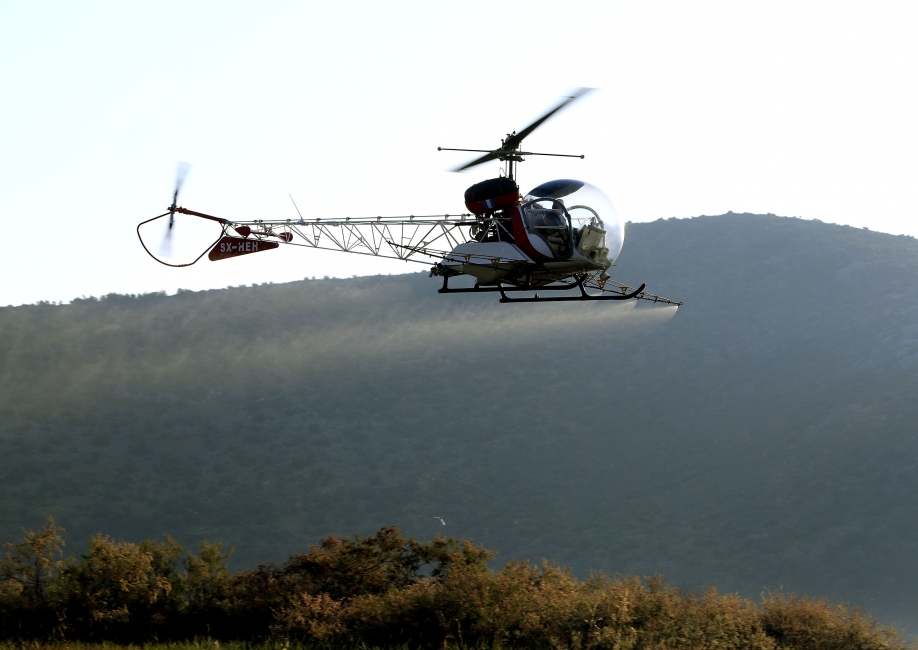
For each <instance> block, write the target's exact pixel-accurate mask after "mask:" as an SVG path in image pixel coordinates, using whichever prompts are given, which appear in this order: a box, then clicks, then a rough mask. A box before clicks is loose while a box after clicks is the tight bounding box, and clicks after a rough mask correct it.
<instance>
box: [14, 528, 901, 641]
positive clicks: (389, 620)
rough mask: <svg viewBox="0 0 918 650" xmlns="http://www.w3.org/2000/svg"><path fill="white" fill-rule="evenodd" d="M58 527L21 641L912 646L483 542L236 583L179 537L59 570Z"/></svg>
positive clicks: (36, 566) (19, 622)
mask: <svg viewBox="0 0 918 650" xmlns="http://www.w3.org/2000/svg"><path fill="white" fill-rule="evenodd" d="M59 532H61V531H60V529H58V528H56V527H55V526H54V522H53V520H50V519H49V520H48V523H47V524H46V525H45V526H44V527H43V528H42V529H40V530H39V531H38V532H37V533H31V532H29V533H26V536H25V539H24V540H23V541H22V542H21V543H19V544H7V545H6V548H7V549H8V552H7V555H6V558H5V559H4V560H3V561H2V562H0V607H2V609H0V621H2V624H3V628H2V634H3V636H4V637H5V638H7V639H20V640H21V639H29V638H31V639H41V638H44V639H49V638H51V637H56V638H58V639H84V640H87V639H91V640H97V641H120V642H126V641H127V642H147V641H149V640H151V639H172V640H174V641H181V640H186V641H187V640H192V639H196V638H207V637H209V638H212V639H217V638H218V639H221V640H223V641H224V642H232V641H242V642H245V643H246V644H248V643H251V642H262V643H269V644H271V645H273V646H279V647H283V648H289V645H290V643H291V642H293V643H298V644H304V645H306V646H310V647H323V648H350V647H354V646H360V647H368V646H369V647H409V648H427V647H447V646H451V647H475V648H484V647H495V648H496V647H526V648H534V649H545V650H560V649H565V648H569V649H572V650H573V649H578V650H587V649H592V648H597V649H598V648H610V649H612V648H616V649H625V648H635V649H637V648H718V649H726V648H744V649H752V650H778V649H780V648H801V649H803V648H807V649H810V648H811V649H813V650H829V649H832V650H846V649H849V648H850V649H851V650H854V649H857V650H873V649H877V650H879V649H880V648H884V649H887V650H889V649H896V648H905V647H907V646H906V645H905V644H904V642H903V641H902V640H901V638H900V637H899V636H898V635H897V633H896V632H894V631H893V630H890V629H889V628H884V627H882V626H880V625H878V624H877V623H876V622H874V621H872V620H871V619H869V618H868V617H866V616H865V615H863V614H861V613H859V612H857V611H855V610H851V609H849V608H846V607H843V606H841V605H836V604H832V603H830V602H828V601H826V600H824V599H810V598H798V597H795V596H792V595H788V594H783V593H777V594H766V595H765V596H763V598H762V600H761V602H760V603H755V602H753V601H751V600H748V599H744V598H740V597H739V596H737V595H735V594H720V593H718V592H717V590H716V589H708V590H707V591H705V592H703V593H701V594H691V593H685V592H682V591H680V590H678V589H675V588H673V587H671V586H668V585H666V584H665V583H664V582H663V579H662V578H660V577H655V578H649V579H646V580H641V579H639V578H637V577H617V578H614V579H613V578H608V577H606V576H604V575H602V574H596V575H593V576H591V577H590V578H589V579H588V580H585V581H581V580H578V579H577V578H575V577H574V576H573V575H572V574H571V572H570V571H568V570H564V569H562V568H560V567H558V566H556V565H553V564H551V563H548V562H543V563H542V564H541V565H538V566H535V565H532V564H530V563H528V562H510V563H508V564H507V565H506V566H504V567H503V568H501V569H500V570H497V571H492V570H491V569H489V568H488V562H489V561H490V560H492V559H493V558H494V556H495V553H494V552H493V551H489V550H487V549H485V548H483V547H480V546H476V545H475V544H473V543H472V542H471V541H470V540H455V539H443V538H440V537H437V538H436V539H434V540H433V541H431V542H428V543H426V544H423V543H420V542H417V541H415V540H413V539H407V538H405V537H403V536H402V534H401V532H400V531H399V530H398V529H397V528H394V527H389V528H383V529H382V530H380V531H379V532H378V533H377V534H376V535H374V536H373V537H368V538H360V537H354V538H353V539H351V538H336V537H328V538H326V539H325V540H323V541H322V542H321V543H320V544H318V545H316V546H313V547H312V548H310V549H309V551H308V552H306V553H303V554H293V555H291V556H290V559H289V560H288V561H287V562H285V563H284V564H283V565H282V566H280V567H277V566H274V565H259V566H258V567H256V568H254V569H251V570H248V571H241V572H239V573H237V574H234V575H231V574H230V573H229V572H228V571H227V569H226V559H227V558H228V557H229V556H230V554H231V553H232V550H228V551H226V550H224V548H223V546H222V545H220V544H212V543H209V542H201V543H200V544H199V545H198V550H197V553H190V554H188V555H187V556H185V555H184V552H183V550H182V548H181V547H180V546H179V545H178V544H177V543H176V542H175V540H173V539H172V538H171V537H168V536H167V537H165V538H163V540H162V541H158V542H157V541H150V540H144V541H142V542H140V543H139V544H132V543H129V542H118V541H114V540H111V539H110V538H108V537H106V536H103V535H97V536H95V537H93V538H92V539H91V540H90V543H89V552H88V553H87V554H85V555H83V556H82V557H81V558H79V559H77V558H67V559H60V555H61V553H62V549H63V546H64V542H63V539H62V538H61V537H60V535H59ZM183 557H184V559H183ZM23 622H25V623H23ZM194 645H195V647H197V646H198V643H197V641H195V643H194ZM213 645H214V647H217V646H218V644H217V643H216V642H214V643H213Z"/></svg>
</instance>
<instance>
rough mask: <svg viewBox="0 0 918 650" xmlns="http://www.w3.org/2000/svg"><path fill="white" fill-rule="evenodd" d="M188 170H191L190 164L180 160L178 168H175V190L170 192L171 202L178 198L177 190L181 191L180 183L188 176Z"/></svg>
mask: <svg viewBox="0 0 918 650" xmlns="http://www.w3.org/2000/svg"><path fill="white" fill-rule="evenodd" d="M189 171H191V165H189V164H188V163H186V162H182V161H181V160H180V161H179V164H178V169H176V170H175V192H174V193H173V194H172V202H173V203H175V202H176V201H177V200H178V195H179V192H181V191H182V185H183V184H184V183H185V177H186V176H188V172H189Z"/></svg>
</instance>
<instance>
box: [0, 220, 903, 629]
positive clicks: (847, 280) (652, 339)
mask: <svg viewBox="0 0 918 650" xmlns="http://www.w3.org/2000/svg"><path fill="white" fill-rule="evenodd" d="M612 271H613V273H612V275H613V277H614V278H615V279H616V280H619V281H622V282H625V283H627V284H629V285H632V286H637V285H639V284H640V283H641V282H646V283H647V287H648V290H649V291H652V292H654V293H657V294H660V295H664V296H666V297H668V298H672V299H675V300H680V301H683V302H684V306H683V307H680V308H679V309H678V310H676V309H675V308H662V307H653V306H647V305H640V304H638V305H634V304H632V305H607V304H584V305H575V306H573V307H571V306H570V305H566V304H565V305H563V306H562V305H536V306H533V305H500V304H498V303H497V301H496V299H494V298H493V297H491V296H467V295H451V296H442V295H438V294H437V293H436V288H437V283H436V281H435V280H432V279H428V278H427V277H426V274H411V275H405V276H375V277H368V278H354V279H347V280H334V279H329V280H312V281H302V282H294V283H288V284H274V285H260V286H253V287H236V288H228V289H225V290H211V291H205V292H180V293H179V294H177V295H175V296H165V295H155V294H154V295H147V296H140V297H124V296H107V297H104V298H103V299H100V300H96V299H85V300H75V301H74V302H73V303H71V304H70V305H60V306H53V305H34V306H19V307H4V308H0V332H3V333H4V336H3V340H2V341H0V476H2V477H3V478H2V485H3V488H4V493H5V495H6V496H5V498H4V499H2V500H0V521H2V522H3V523H2V524H0V533H2V534H3V535H4V539H8V540H12V539H15V538H16V537H18V532H19V528H20V527H22V526H25V527H35V526H37V525H38V524H39V523H40V522H41V521H42V520H43V519H44V517H45V516H46V515H47V514H49V513H50V514H54V515H55V517H56V519H57V520H58V522H59V523H60V524H62V525H63V526H65V527H66V528H68V530H69V531H70V532H71V534H70V535H68V538H70V539H85V538H86V537H88V535H89V534H92V533H93V532H97V531H99V530H102V531H104V532H107V533H112V534H114V535H115V536H117V537H121V538H128V539H137V538H139V537H143V536H147V537H152V536H157V535H159V534H160V533H162V532H169V533H172V534H174V535H176V536H178V537H179V539H180V540H181V541H183V542H185V543H190V542H191V541H192V540H194V539H198V538H202V537H207V538H209V539H223V540H226V541H228V542H230V543H233V544H236V545H237V546H238V548H239V549H240V554H239V555H238V556H237V557H236V558H235V561H236V562H238V563H239V566H243V565H250V564H253V563H254V562H257V561H259V560H264V561H274V562H277V561H281V560H282V559H283V558H282V557H278V553H286V552H289V551H290V550H291V549H295V548H297V547H300V548H304V549H305V547H306V546H308V545H309V544H312V543H314V542H316V541H318V539H320V538H321V537H324V536H325V535H326V534H352V533H360V534H370V533H372V532H373V531H375V530H377V529H378V528H379V527H381V526H383V525H387V524H398V525H400V526H401V527H402V528H403V529H404V530H405V531H406V532H408V533H409V534H412V535H415V536H417V537H419V538H425V537H429V536H432V535H433V534H435V533H436V532H439V531H438V530H437V529H436V527H435V526H434V524H436V526H440V524H439V522H436V521H435V520H434V519H433V515H442V516H444V517H445V519H446V521H447V522H449V525H450V530H449V531H448V532H451V533H453V534H456V535H458V536H462V537H474V538H475V539H476V540H477V541H479V542H480V543H484V544H485V545H487V546H488V547H491V548H497V549H500V550H501V553H502V554H501V559H503V560H506V559H509V558H511V557H512V558H531V559H536V560H537V559H538V558H540V557H547V558H549V559H552V560H556V561H558V562H560V563H561V564H563V565H566V566H572V567H573V568H574V569H575V571H576V572H577V573H578V574H581V575H583V574H585V573H586V572H588V571H589V570H590V569H602V570H604V571H606V572H607V573H610V574H611V573H616V572H618V573H623V574H631V573H637V574H641V575H652V574H654V573H663V574H665V575H666V576H667V579H668V581H670V582H673V583H675V584H679V585H683V586H686V587H688V588H698V587H700V586H701V585H703V584H711V583H717V584H718V585H719V586H720V587H721V588H722V589H723V590H736V591H739V592H741V593H743V594H744V595H752V596H754V595H756V594H757V593H758V592H759V591H760V590H761V589H763V588H766V587H778V586H782V585H783V586H784V587H785V588H787V589H789V590H792V591H798V592H801V593H802V592H809V593H819V594H824V595H827V596H829V597H832V598H835V599H841V600H846V601H849V602H853V603H855V604H859V605H863V606H865V607H866V608H867V609H868V610H870V611H872V612H873V613H874V614H875V615H877V616H878V617H879V618H880V619H881V620H896V621H901V622H902V623H903V624H912V620H913V619H912V618H911V616H912V615H911V609H912V605H913V604H914V602H915V600H916V596H918V594H916V592H915V589H914V587H913V586H912V585H913V584H915V583H916V578H918V575H916V572H915V570H914V569H912V568H911V566H910V563H909V558H910V556H911V555H912V554H913V552H914V550H915V542H914V541H913V540H914V539H916V537H915V534H916V533H918V526H916V523H915V522H914V521H913V519H914V518H913V517H912V516H911V511H912V505H911V502H910V497H911V495H913V494H914V493H915V488H916V487H918V473H916V467H918V464H916V462H915V460H916V458H918V447H916V443H915V442H914V440H913V438H914V436H912V435H910V434H912V432H913V431H914V426H913V424H912V423H913V422H914V421H915V416H916V415H918V413H916V410H918V409H916V406H915V404H914V399H913V397H912V396H913V395H914V394H915V388H916V384H918V382H916V377H915V367H916V366H915V364H916V361H918V320H916V315H918V283H916V280H918V241H915V240H914V239H912V238H909V237H902V236H899V237H897V236H893V235H885V234H881V233H874V232H870V231H866V230H861V229H856V228H851V227H847V226H834V225H829V224H823V223H821V222H814V221H806V220H802V219H794V218H785V217H775V216H769V215H751V214H727V215H720V216H709V217H698V218H695V219H669V220H660V221H657V222H651V223H630V224H628V226H627V235H626V240H625V247H624V250H623V252H622V255H621V256H620V258H619V261H618V263H617V266H616V267H615V268H613V269H612ZM343 323H345V324H346V326H342V324H343Z"/></svg>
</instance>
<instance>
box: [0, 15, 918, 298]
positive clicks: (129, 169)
mask: <svg viewBox="0 0 918 650" xmlns="http://www.w3.org/2000/svg"><path fill="white" fill-rule="evenodd" d="M915 34H918V3H915V2H872V3H846V2H800V1H795V2H768V3H765V2H757V3H752V2H736V1H730V2H704V1H702V2H640V3H639V2H627V3H624V2H575V1H570V0H567V1H564V2H549V1H546V2H533V1H529V2H511V1H498V0H492V1H490V2H469V1H465V2H461V3H436V2H392V3H378V2H357V3H347V2H336V3H331V2H328V3H317V2H302V1H299V2H281V1H278V2H271V1H262V2H258V3H238V2H227V1H225V0H224V1H222V2H194V1H191V0H185V1H183V2H168V1H167V2H158V3H125V2H80V3H74V2H41V1H37V2H6V3H2V5H0V62H2V64H0V87H2V94H0V152H2V153H0V196H2V207H0V220H2V225H3V231H4V232H5V233H6V242H5V246H4V247H3V249H4V252H3V254H2V255H0V273H2V277H3V280H4V281H3V282H2V283H0V305H10V304H13V305H15V304H22V303H31V302H36V301H39V300H50V301H65V302H66V301H68V300H71V299H72V298H74V297H80V296H84V295H85V296H89V295H96V296H98V295H103V294H106V293H112V292H117V293H146V292H151V291H161V290H165V291H168V292H173V291H175V290H176V289H178V288H185V289H195V290H198V289H206V288H217V287H225V286H228V285H240V284H252V283H262V282H287V281H291V280H297V279H302V278H304V277H312V276H316V277H322V276H326V275H330V276H341V277H349V276H351V275H369V274H375V273H400V272H406V271H418V270H423V269H424V267H423V266H420V265H416V264H406V263H403V262H390V261H385V260H379V259H373V258H365V257H360V256H352V255H347V254H344V253H333V252H327V253H326V252H317V251H311V250H300V249H287V250H283V249H282V250H279V251H272V252H269V253H264V254H258V255H250V256H247V257H243V258H237V259H232V260H227V261H221V262H209V261H207V260H206V258H205V259H204V260H203V261H201V262H199V263H198V264H197V265H196V266H194V267H191V268H188V269H170V268H166V267H163V266H160V265H158V264H156V263H155V262H154V261H153V260H151V259H150V258H149V257H147V255H146V254H145V253H144V252H143V250H142V249H141V247H140V245H139V244H138V242H137V238H136V235H135V231H134V228H135V226H136V225H137V223H138V222H140V221H142V220H144V219H147V218H149V217H152V216H155V215H156V214H159V213H161V212H163V211H164V209H165V208H166V206H168V204H169V202H170V199H171V191H172V184H173V177H174V174H175V169H176V163H177V162H178V161H179V160H183V161H187V162H189V163H191V164H192V165H193V168H192V170H191V172H190V174H189V175H188V178H187V181H186V184H185V188H184V190H183V193H182V198H181V201H180V202H181V203H182V204H183V205H184V206H185V207H188V208H190V209H193V210H198V211H202V212H207V213H209V214H216V215H218V216H223V217H226V218H229V219H251V218H264V219H273V218H281V219H285V218H288V217H291V216H293V215H294V214H295V213H294V212H293V207H292V206H291V205H290V201H289V199H288V197H287V194H288V192H289V193H292V194H293V196H294V198H296V200H297V203H298V204H299V206H300V209H301V210H302V211H303V212H304V215H306V216H322V217H331V216H335V217H337V216H354V217H360V216H376V215H398V214H433V213H445V212H462V211H464V206H463V203H462V194H463V191H464V190H465V188H466V187H468V186H469V185H471V184H473V183H476V182H478V181H480V180H483V179H485V178H489V177H492V176H496V175H497V172H498V163H491V164H490V165H484V166H481V167H478V168H476V169H475V170H473V171H470V172H467V173H464V174H455V173H451V172H449V171H447V170H448V169H449V168H450V167H453V166H455V165H458V164H460V163H464V162H466V161H467V160H469V159H470V158H471V157H472V156H474V154H462V153H447V152H439V153H438V152H437V147H438V146H444V147H467V148H493V147H496V146H498V145H499V144H500V138H501V137H502V136H503V135H505V134H506V133H508V132H510V131H512V130H515V129H520V128H522V127H523V126H525V125H526V124H528V123H529V122H530V121H531V120H532V119H533V118H535V117H537V116H538V115H539V114H540V113H542V112H543V111H545V110H546V109H548V108H550V107H551V106H552V105H554V104H555V103H556V102H557V101H558V100H559V98H560V97H561V96H563V95H564V94H565V93H567V92H568V91H570V90H571V89H572V88H575V87H579V86H589V87H594V88H597V89H599V90H598V91H597V92H595V93H592V94H591V95H589V96H587V97H586V98H584V99H583V100H581V101H580V102H579V103H577V104H575V105H573V106H571V107H570V108H569V109H568V110H567V111H565V112H563V113H561V114H560V115H559V116H558V117H557V118H556V119H554V120H552V121H551V122H549V123H547V124H546V125H545V126H544V127H543V128H541V129H540V130H539V131H537V132H536V133H535V134H533V135H532V136H531V137H530V138H529V139H527V140H526V147H527V148H529V149H531V150H533V151H548V152H559V153H574V154H581V153H582V154H585V155H586V158H585V159H584V160H575V159H570V160H567V159H550V158H531V159H529V160H527V161H526V162H524V163H522V164H521V166H520V169H519V178H520V184H521V185H522V189H523V190H524V191H525V190H528V189H530V188H531V187H534V186H535V185H537V184H539V183H541V182H543V181H546V180H549V179H552V178H581V179H583V180H586V181H589V182H591V183H593V184H595V185H598V186H599V187H601V188H602V189H603V190H604V191H605V192H606V193H607V194H608V195H609V196H610V197H611V198H612V200H613V201H614V202H615V204H616V207H617V208H618V211H619V214H620V216H621V217H622V218H623V219H624V220H628V221H652V220H655V219H659V218H661V217H666V218H668V217H673V216H675V217H680V218H681V217H693V216H697V215H703V214H722V213H724V212H727V211H730V210H732V211H734V212H757V213H769V212H770V213H774V214H778V215H784V216H799V217H803V218H805V219H820V220H822V221H825V222H831V223H842V224H849V225H852V226H857V227H867V228H870V229H871V230H878V231H882V232H888V233H893V234H902V233H904V234H910V235H918V220H916V216H918V214H916V209H915V201H914V198H913V196H912V195H913V193H914V192H913V190H914V187H915V184H916V183H915V181H916V179H918V163H916V158H915V155H916V154H915V152H916V151H918V127H916V124H915V116H916V115H918V90H916V89H918V39H916V38H915ZM180 236H181V233H180V232H177V233H176V237H177V238H178V237H180ZM627 248H628V240H627V237H626V239H625V250H626V251H627ZM634 263H636V261H634ZM431 290H432V291H433V290H435V287H434V286H433V285H432V286H431Z"/></svg>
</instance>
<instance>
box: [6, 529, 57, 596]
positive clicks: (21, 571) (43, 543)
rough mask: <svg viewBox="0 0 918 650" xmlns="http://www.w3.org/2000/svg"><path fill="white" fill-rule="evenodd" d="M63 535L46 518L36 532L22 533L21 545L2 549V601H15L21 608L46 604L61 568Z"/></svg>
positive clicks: (9, 543) (11, 543)
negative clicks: (4, 550) (5, 599)
mask: <svg viewBox="0 0 918 650" xmlns="http://www.w3.org/2000/svg"><path fill="white" fill-rule="evenodd" d="M63 532H65V531H64V529H63V528H60V527H59V526H57V525H56V524H55V523H54V518H53V517H50V516H49V517H48V521H47V522H45V524H44V525H43V526H42V527H41V528H39V529H38V532H33V531H31V530H29V531H27V530H23V534H24V535H25V539H23V541H21V542H19V543H18V544H16V543H13V542H8V543H6V544H4V545H3V547H4V548H5V549H6V550H7V552H6V557H4V558H3V560H0V585H2V591H3V593H4V594H6V598H9V597H11V596H13V597H16V598H18V600H19V601H20V604H21V605H22V606H25V607H30V606H35V605H40V604H45V603H46V602H47V599H48V597H49V592H50V591H52V589H53V585H54V583H55V580H56V579H57V577H58V572H59V570H60V567H61V559H60V558H61V557H62V556H63V553H64V545H65V542H64V539H63V537H61V535H60V533H63ZM55 556H57V557H58V559H57V560H55V559H54V558H55Z"/></svg>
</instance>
